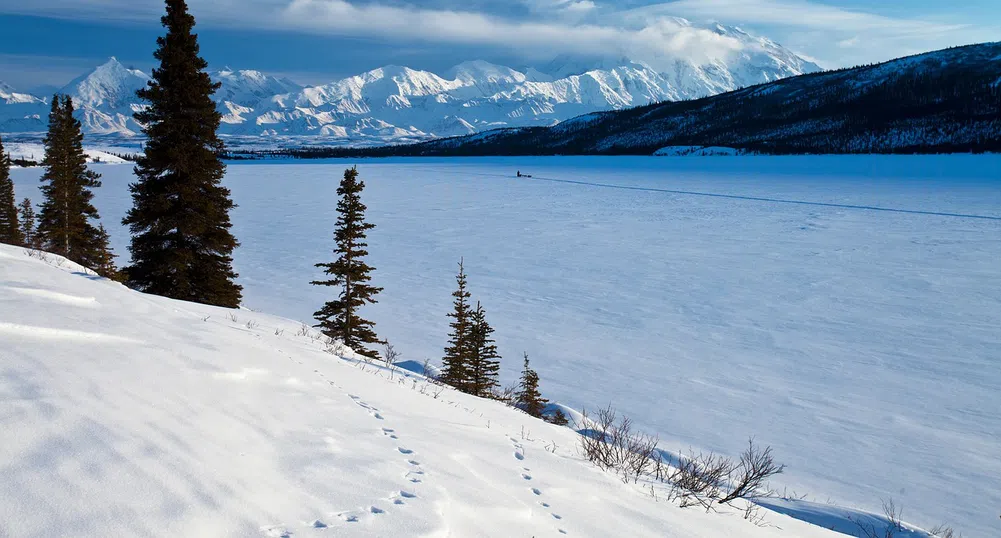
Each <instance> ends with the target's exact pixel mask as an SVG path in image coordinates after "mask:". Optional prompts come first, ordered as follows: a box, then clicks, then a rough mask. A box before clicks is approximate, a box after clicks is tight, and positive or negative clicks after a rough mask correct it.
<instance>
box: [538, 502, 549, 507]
mask: <svg viewBox="0 0 1001 538" xmlns="http://www.w3.org/2000/svg"><path fill="white" fill-rule="evenodd" d="M539 504H541V505H542V507H543V508H549V503H544V502H540V503H539Z"/></svg>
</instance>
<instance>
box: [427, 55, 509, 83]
mask: <svg viewBox="0 0 1001 538" xmlns="http://www.w3.org/2000/svg"><path fill="white" fill-rule="evenodd" d="M445 78H448V79H452V80H459V81H462V82H465V83H480V82H488V83H491V84H495V83H498V82H500V83H517V82H524V81H525V75H524V73H521V72H519V71H516V70H514V69H511V68H510V67H506V66H503V65H497V64H493V63H490V62H488V61H486V60H469V61H465V62H462V63H461V64H458V65H456V66H454V67H452V68H451V69H449V70H448V71H447V72H446V73H445Z"/></svg>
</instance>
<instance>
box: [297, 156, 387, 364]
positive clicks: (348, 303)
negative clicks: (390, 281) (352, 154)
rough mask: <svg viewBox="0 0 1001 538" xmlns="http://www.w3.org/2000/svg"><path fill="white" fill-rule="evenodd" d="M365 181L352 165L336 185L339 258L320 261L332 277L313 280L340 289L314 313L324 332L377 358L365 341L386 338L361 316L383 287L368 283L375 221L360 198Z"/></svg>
mask: <svg viewBox="0 0 1001 538" xmlns="http://www.w3.org/2000/svg"><path fill="white" fill-rule="evenodd" d="M364 188H365V182H363V181H359V179H358V169H357V168H349V169H347V170H345V171H344V178H343V179H342V180H341V184H340V186H339V187H338V188H337V195H338V196H340V199H339V200H338V201H337V213H338V216H337V224H336V227H335V230H334V242H335V243H336V244H337V248H336V249H334V254H336V255H337V259H336V260H335V261H334V262H333V263H318V264H316V266H317V267H322V268H324V269H325V271H324V272H325V273H326V274H328V275H331V276H332V278H331V279H330V280H320V281H313V282H312V284H313V285H315V286H336V287H340V288H341V291H340V294H339V296H338V298H337V299H336V300H333V301H329V302H327V303H326V304H325V305H323V308H322V309H320V310H319V311H318V312H316V313H315V314H313V316H314V317H315V318H316V320H317V321H319V324H318V325H317V327H320V328H321V331H322V332H323V334H325V335H327V336H328V337H330V338H333V339H335V340H340V341H341V342H343V343H344V345H346V346H348V347H350V348H351V349H353V350H354V351H355V353H358V354H360V355H364V356H366V357H370V358H373V359H375V358H378V357H379V353H378V352H376V351H373V350H371V349H368V348H366V347H365V345H366V344H382V343H383V341H382V340H380V339H379V337H378V336H376V334H375V330H374V329H373V327H374V326H375V323H374V322H372V321H369V320H367V319H364V318H362V317H361V316H360V315H359V314H358V309H359V308H361V307H363V306H365V305H366V304H375V303H376V302H377V301H376V300H375V296H376V295H377V294H378V293H379V292H380V291H382V288H376V287H374V286H372V285H371V284H369V282H370V281H371V280H372V277H371V274H370V273H371V272H372V271H373V270H374V269H373V268H372V267H371V266H369V265H368V264H366V263H365V260H364V258H365V256H368V251H367V250H365V248H366V247H368V244H367V243H366V242H365V238H366V234H367V232H368V230H371V229H372V228H375V225H374V224H371V223H368V222H365V210H366V209H367V208H366V207H365V204H363V203H362V201H361V192H362V190H364Z"/></svg>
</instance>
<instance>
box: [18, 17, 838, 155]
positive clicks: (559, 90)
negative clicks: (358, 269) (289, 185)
mask: <svg viewBox="0 0 1001 538" xmlns="http://www.w3.org/2000/svg"><path fill="white" fill-rule="evenodd" d="M681 23H683V24H691V23H689V22H688V21H684V20H683V19H679V24H681ZM709 29H710V30H712V31H714V32H716V33H719V34H721V35H724V36H726V37H728V38H730V39H731V40H733V41H734V42H735V43H739V44H740V47H739V48H738V49H739V50H738V51H737V52H734V53H733V54H732V55H730V56H729V57H725V58H715V59H710V60H694V59H689V58H675V59H672V60H670V61H661V62H659V63H658V65H668V66H669V67H668V68H666V69H664V68H662V69H654V68H653V67H651V66H650V65H648V64H647V63H643V62H641V61H633V60H630V59H628V58H622V57H617V56H612V57H607V58H582V57H572V56H562V57H560V58H557V59H556V60H554V61H553V62H551V63H550V64H549V65H547V66H545V67H542V68H540V69H535V68H525V69H522V70H518V69H513V68H510V67H506V66H500V65H494V64H491V63H488V62H484V61H478V60H477V61H469V62H464V63H461V64H459V65H457V66H455V67H453V68H451V69H449V70H447V71H446V72H445V73H444V74H441V75H439V74H435V73H431V72H429V71H422V70H415V69H410V68H408V67H403V66H384V67H380V68H378V69H373V70H371V71H368V72H365V73H362V74H359V75H356V76H352V77H348V78H345V79H342V80H338V81H335V82H332V83H330V84H325V85H320V86H315V87H307V88H303V87H301V86H299V85H297V84H295V83H294V82H292V81H289V80H287V79H279V78H276V77H272V76H269V75H266V74H264V73H261V72H258V71H251V70H243V71H234V70H232V69H229V68H225V69H223V70H222V71H218V72H213V73H212V77H213V79H214V80H216V81H218V82H220V83H221V84H222V87H221V89H220V90H219V91H218V92H217V94H216V96H215V97H216V101H217V103H218V106H219V110H220V112H221V113H222V114H223V125H222V129H221V131H222V133H224V134H227V135H239V136H265V137H272V138H273V137H278V136H310V137H317V138H325V139H330V140H333V141H337V140H340V141H350V142H365V141H372V140H377V141H413V140H421V139H427V138H434V137H442V136H454V135H461V134H470V133H473V132H477V131H481V130H486V129H492V128H498V127H518V126H536V125H553V124H555V123H558V122H560V121H562V120H565V119H567V118H571V117H574V116H578V115H580V114H586V113H589V112H594V111H599V110H611V109H621V108H626V107H632V106H637V105H643V104H647V103H650V102H655V101H665V100H670V101H676V100H681V99H689V98H696V97H703V96H707V95H713V94H717V93H721V92H726V91H730V90H734V89H737V88H740V87H745V86H750V85H754V84H759V83H763V82H769V81H772V80H776V79H780V78H785V77H789V76H794V75H799V74H803V73H808V72H813V71H817V70H819V67H818V66H816V65H815V64H813V63H811V62H809V61H806V60H804V59H802V58H800V57H799V56H796V55H795V54H793V53H792V52H790V51H789V50H787V49H785V48H783V47H781V46H780V45H778V44H776V43H774V42H772V41H770V40H768V39H765V38H761V37H756V36H752V35H750V34H748V33H746V32H744V31H743V30H741V29H739V28H737V27H729V26H723V25H720V24H713V25H711V26H710V27H709ZM146 80H148V77H147V75H146V74H144V73H142V72H141V71H137V70H134V69H130V68H127V67H125V66H123V65H122V64H121V63H120V62H118V61H117V60H116V59H114V58H112V59H111V60H109V61H108V62H107V63H106V64H104V65H102V66H100V67H98V68H97V69H95V70H93V71H92V72H90V73H88V74H86V75H84V76H82V77H80V78H79V79H77V80H75V81H74V82H72V83H71V84H69V85H68V86H67V87H66V88H64V89H63V90H62V93H66V94H68V95H72V96H74V98H75V99H77V100H78V101H80V102H81V105H82V106H81V111H80V116H81V119H82V120H83V123H84V128H85V130H86V131H87V132H88V133H93V134H110V133H117V134H119V135H122V136H133V135H135V134H136V133H138V132H139V126H138V125H136V124H135V122H134V120H132V113H133V112H134V111H135V110H137V109H138V108H139V107H141V106H142V104H141V102H139V100H138V99H136V98H135V97H134V95H135V90H136V89H138V88H139V87H142V86H143V85H144V84H145V83H146ZM3 95H5V94H3V93H0V97H2V96H3ZM8 95H9V93H8ZM25 98H29V99H30V100H31V102H30V104H32V105H34V108H32V107H25V106H23V103H20V102H18V103H16V104H18V105H21V106H12V103H10V102H9V100H8V104H7V105H3V104H2V102H0V132H8V133H12V132H19V133H23V132H36V131H40V130H43V128H44V118H45V114H46V113H47V110H46V107H45V106H44V103H45V101H46V99H47V98H46V97H44V96H43V97H32V96H25ZM39 110H40V112H39Z"/></svg>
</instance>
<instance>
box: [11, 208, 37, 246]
mask: <svg viewBox="0 0 1001 538" xmlns="http://www.w3.org/2000/svg"><path fill="white" fill-rule="evenodd" d="M17 212H18V216H19V218H20V220H21V237H22V238H24V239H23V241H24V243H23V244H24V246H25V247H27V248H40V247H41V242H40V241H39V240H38V234H37V233H36V232H35V206H34V205H33V204H32V203H31V199H29V198H25V199H24V200H21V203H20V204H18V205H17Z"/></svg>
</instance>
